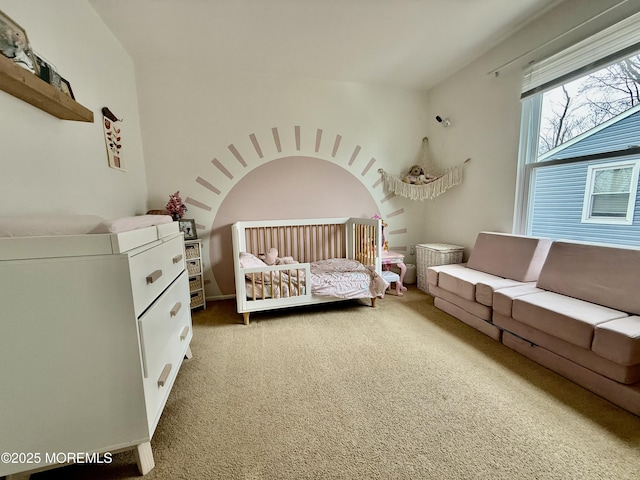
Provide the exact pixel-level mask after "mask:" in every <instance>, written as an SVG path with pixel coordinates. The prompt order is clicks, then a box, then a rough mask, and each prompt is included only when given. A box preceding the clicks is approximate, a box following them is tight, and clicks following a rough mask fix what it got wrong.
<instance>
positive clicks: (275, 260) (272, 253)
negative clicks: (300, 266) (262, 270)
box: [263, 248, 298, 265]
mask: <svg viewBox="0 0 640 480" xmlns="http://www.w3.org/2000/svg"><path fill="white" fill-rule="evenodd" d="M263 261H264V263H266V264H267V265H290V264H292V263H298V262H296V261H295V260H294V258H293V257H278V250H277V249H276V248H270V249H269V251H268V252H267V253H265V254H264V259H263Z"/></svg>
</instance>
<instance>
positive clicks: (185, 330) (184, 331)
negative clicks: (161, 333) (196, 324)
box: [180, 327, 189, 340]
mask: <svg viewBox="0 0 640 480" xmlns="http://www.w3.org/2000/svg"><path fill="white" fill-rule="evenodd" d="M187 335H189V327H184V328H183V329H182V332H180V340H184V339H185V338H187Z"/></svg>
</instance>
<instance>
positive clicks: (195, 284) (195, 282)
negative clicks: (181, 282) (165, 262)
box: [189, 275, 202, 290]
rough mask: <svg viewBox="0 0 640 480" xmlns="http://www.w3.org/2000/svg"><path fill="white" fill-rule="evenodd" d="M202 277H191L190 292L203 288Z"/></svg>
mask: <svg viewBox="0 0 640 480" xmlns="http://www.w3.org/2000/svg"><path fill="white" fill-rule="evenodd" d="M201 278H202V277H201V276H200V275H196V276H195V277H189V290H195V289H197V288H201V287H202V280H201Z"/></svg>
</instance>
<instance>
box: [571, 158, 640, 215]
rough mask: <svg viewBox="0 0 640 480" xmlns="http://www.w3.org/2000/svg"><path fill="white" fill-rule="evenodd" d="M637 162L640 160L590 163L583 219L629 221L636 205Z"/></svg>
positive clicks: (638, 163) (639, 162) (639, 164)
mask: <svg viewBox="0 0 640 480" xmlns="http://www.w3.org/2000/svg"><path fill="white" fill-rule="evenodd" d="M639 166H640V160H636V161H634V162H617V163H613V164H612V163H608V164H605V165H598V166H596V165H592V166H590V167H589V168H588V171H587V189H586V191H585V196H584V204H583V210H582V221H583V222H591V223H601V224H625V225H630V224H631V223H632V221H633V213H634V209H635V197H636V192H637V186H638V170H639Z"/></svg>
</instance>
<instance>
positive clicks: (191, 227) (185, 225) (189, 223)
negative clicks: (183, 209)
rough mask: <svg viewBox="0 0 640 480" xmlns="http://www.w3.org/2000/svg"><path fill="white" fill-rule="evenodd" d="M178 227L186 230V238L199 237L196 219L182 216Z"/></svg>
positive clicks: (183, 230)
mask: <svg viewBox="0 0 640 480" xmlns="http://www.w3.org/2000/svg"><path fill="white" fill-rule="evenodd" d="M178 227H179V228H180V231H181V232H184V239H185V240H195V239H197V238H198V232H196V221H195V220H192V219H189V218H181V219H180V220H178Z"/></svg>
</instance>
